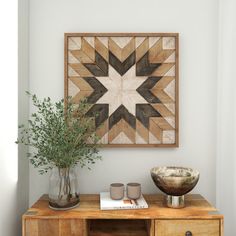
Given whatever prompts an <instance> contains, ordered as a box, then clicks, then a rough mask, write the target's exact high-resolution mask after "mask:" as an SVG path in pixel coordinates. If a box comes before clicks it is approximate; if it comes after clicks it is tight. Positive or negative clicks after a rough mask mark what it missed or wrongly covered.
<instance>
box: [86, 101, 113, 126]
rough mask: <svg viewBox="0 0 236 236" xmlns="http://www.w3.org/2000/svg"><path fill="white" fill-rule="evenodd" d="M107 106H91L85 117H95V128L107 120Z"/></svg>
mask: <svg viewBox="0 0 236 236" xmlns="http://www.w3.org/2000/svg"><path fill="white" fill-rule="evenodd" d="M108 110H109V105H108V104H95V105H93V106H92V107H91V108H90V109H89V110H88V112H87V113H86V115H88V116H90V117H95V127H96V128H98V127H99V126H100V125H102V124H103V123H104V122H105V121H106V120H107V119H108Z"/></svg>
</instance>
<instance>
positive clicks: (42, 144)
mask: <svg viewBox="0 0 236 236" xmlns="http://www.w3.org/2000/svg"><path fill="white" fill-rule="evenodd" d="M28 95H29V96H31V98H32V102H33V105H34V106H35V108H36V112H35V113H33V114H32V115H31V119H30V120H28V125H27V126H25V125H20V126H19V129H20V137H19V138H18V140H17V142H16V143H18V144H24V145H27V146H29V153H28V157H29V160H30V162H31V164H32V165H33V166H34V167H36V168H39V173H40V174H44V173H46V172H48V171H49V170H51V175H50V178H49V207H50V208H53V209H63V210H64V209H69V208H73V207H75V206H76V205H77V204H79V192H78V178H77V173H76V171H75V166H76V165H77V164H79V165H80V166H81V167H84V166H87V167H88V168H89V169H90V167H89V166H90V164H94V163H95V161H96V160H97V159H100V158H101V157H100V156H99V155H98V138H97V136H96V133H95V127H94V119H92V118H91V117H88V116H86V112H87V111H88V109H89V104H88V103H86V101H85V100H83V101H80V103H79V104H77V105H75V104H73V103H72V102H71V99H69V98H68V99H67V100H66V102H65V101H64V100H63V99H62V100H60V101H59V102H56V103H53V102H52V101H51V99H50V98H44V99H43V100H39V99H38V98H37V96H36V95H31V94H30V93H28Z"/></svg>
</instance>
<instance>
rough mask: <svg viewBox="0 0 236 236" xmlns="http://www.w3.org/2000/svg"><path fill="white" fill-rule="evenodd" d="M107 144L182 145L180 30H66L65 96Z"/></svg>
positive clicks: (104, 143) (122, 145)
mask: <svg viewBox="0 0 236 236" xmlns="http://www.w3.org/2000/svg"><path fill="white" fill-rule="evenodd" d="M67 96H71V97H72V99H73V102H74V103H78V101H79V100H80V99H82V98H87V101H88V102H89V103H90V104H91V108H90V110H89V111H88V113H87V114H88V115H89V116H95V114H97V115H96V117H95V125H96V129H97V134H98V135H99V137H101V139H100V143H101V144H102V145H104V146H118V147H119V146H120V147H124V146H127V147H129V146H130V147H132V146H142V147H145V146H147V147H148V146H156V147H177V146H178V34H176V33H173V34H172V33H150V34H145V33H137V34H136V33H130V34H127V33H123V34H118V33H115V34H101V33H100V34H99V33H67V34H65V97H67Z"/></svg>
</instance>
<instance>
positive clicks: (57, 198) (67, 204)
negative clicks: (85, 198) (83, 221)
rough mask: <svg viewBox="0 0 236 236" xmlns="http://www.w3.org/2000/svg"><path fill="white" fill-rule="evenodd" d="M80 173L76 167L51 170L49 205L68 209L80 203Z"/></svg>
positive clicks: (54, 207) (56, 208)
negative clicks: (78, 173)
mask: <svg viewBox="0 0 236 236" xmlns="http://www.w3.org/2000/svg"><path fill="white" fill-rule="evenodd" d="M79 201H80V200H79V190H78V175H77V172H76V171H75V168H74V167H70V168H58V167H54V168H53V169H52V170H51V175H50V177H49V207H50V208H52V209H54V210H67V209H71V208H74V207H76V206H77V205H78V204H79Z"/></svg>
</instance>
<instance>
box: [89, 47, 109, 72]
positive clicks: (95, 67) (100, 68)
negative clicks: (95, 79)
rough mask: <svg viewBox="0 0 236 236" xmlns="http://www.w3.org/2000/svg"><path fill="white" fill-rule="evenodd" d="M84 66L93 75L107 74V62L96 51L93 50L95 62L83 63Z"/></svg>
mask: <svg viewBox="0 0 236 236" xmlns="http://www.w3.org/2000/svg"><path fill="white" fill-rule="evenodd" d="M84 66H85V67H86V68H87V69H88V70H89V71H90V72H91V73H92V74H93V75H94V76H108V63H107V61H106V60H105V59H104V58H103V57H102V56H101V55H100V54H99V53H98V52H97V51H95V63H84Z"/></svg>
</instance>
